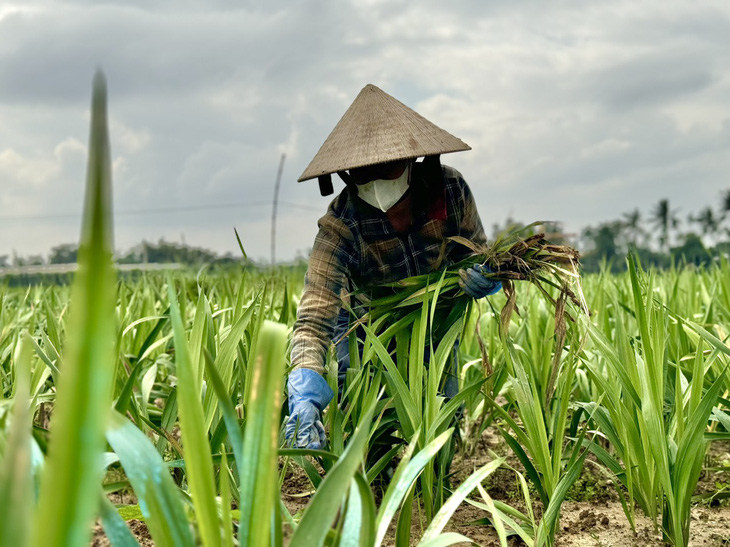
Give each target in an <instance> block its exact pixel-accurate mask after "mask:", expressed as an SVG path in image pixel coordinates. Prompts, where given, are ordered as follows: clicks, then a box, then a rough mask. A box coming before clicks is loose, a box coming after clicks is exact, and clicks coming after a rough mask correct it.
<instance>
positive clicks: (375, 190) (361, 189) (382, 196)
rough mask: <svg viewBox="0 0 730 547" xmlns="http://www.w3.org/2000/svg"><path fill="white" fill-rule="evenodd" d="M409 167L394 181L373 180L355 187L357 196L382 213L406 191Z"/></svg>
mask: <svg viewBox="0 0 730 547" xmlns="http://www.w3.org/2000/svg"><path fill="white" fill-rule="evenodd" d="M410 171H411V166H410V164H408V165H407V166H406V168H405V169H404V170H403V174H402V175H401V176H400V177H398V178H397V179H394V180H387V179H375V180H371V181H370V182H366V183H365V184H360V185H358V186H357V195H358V197H359V198H360V199H361V200H363V201H364V202H365V203H368V204H370V205H372V206H373V207H377V208H378V209H380V210H381V211H383V212H386V211H387V210H388V209H390V208H391V207H393V205H395V204H396V203H398V200H400V198H402V197H403V194H405V193H406V192H407V191H408V180H409V174H410Z"/></svg>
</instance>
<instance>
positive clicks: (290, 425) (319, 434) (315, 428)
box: [284, 368, 334, 450]
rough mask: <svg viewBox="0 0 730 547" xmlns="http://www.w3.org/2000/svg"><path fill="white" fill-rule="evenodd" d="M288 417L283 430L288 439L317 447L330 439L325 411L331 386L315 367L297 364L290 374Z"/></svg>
mask: <svg viewBox="0 0 730 547" xmlns="http://www.w3.org/2000/svg"><path fill="white" fill-rule="evenodd" d="M287 388H288V391H289V418H288V419H287V422H286V428H285V430H284V433H285V435H286V440H287V443H289V444H291V445H293V446H295V447H297V448H310V449H313V450H317V449H319V448H323V447H324V445H325V444H326V443H327V437H326V436H325V433H324V425H322V411H323V410H324V409H325V408H326V407H327V405H328V404H329V402H330V401H331V400H332V396H333V395H334V394H333V393H332V389H330V386H329V385H328V384H327V381H326V380H325V379H324V378H322V376H320V375H319V374H317V373H316V372H315V371H313V370H311V369H308V368H298V369H295V370H293V371H291V373H290V374H289V379H288V380H287Z"/></svg>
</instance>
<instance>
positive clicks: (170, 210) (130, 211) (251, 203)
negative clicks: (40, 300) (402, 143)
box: [0, 201, 324, 221]
mask: <svg viewBox="0 0 730 547" xmlns="http://www.w3.org/2000/svg"><path fill="white" fill-rule="evenodd" d="M270 204H271V202H269V201H247V202H245V203H214V204H209V205H183V206H179V207H160V208H157V209H123V210H121V211H114V216H126V215H151V214H159V213H182V212H190V211H208V210H216V209H239V208H246V207H261V206H263V205H270ZM279 205H284V206H286V207H291V208H293V209H301V210H305V211H316V212H318V213H322V214H324V208H320V207H313V206H311V205H302V204H301V203H291V202H286V201H279ZM80 217H81V213H80V212H79V213H57V214H52V215H14V216H0V221H4V220H54V219H63V218H80Z"/></svg>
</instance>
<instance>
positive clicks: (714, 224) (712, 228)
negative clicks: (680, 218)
mask: <svg viewBox="0 0 730 547" xmlns="http://www.w3.org/2000/svg"><path fill="white" fill-rule="evenodd" d="M689 221H690V222H694V223H696V224H697V225H698V226H699V227H700V230H701V232H702V235H703V236H710V238H711V239H712V241H713V243H715V237H716V235H717V232H718V231H719V230H720V223H721V221H722V219H721V218H718V217H717V216H715V212H714V211H713V210H712V207H705V208H704V209H702V211H700V213H699V214H698V215H697V216H696V217H695V216H692V215H689Z"/></svg>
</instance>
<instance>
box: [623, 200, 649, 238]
mask: <svg viewBox="0 0 730 547" xmlns="http://www.w3.org/2000/svg"><path fill="white" fill-rule="evenodd" d="M622 224H623V228H624V230H625V231H626V238H627V239H628V242H629V243H630V244H631V245H634V246H636V245H637V242H638V240H639V239H642V240H643V241H644V242H646V236H647V234H646V230H644V228H643V227H642V226H641V212H640V211H639V209H638V207H637V208H636V209H634V210H633V211H627V212H626V213H624V214H623V221H622Z"/></svg>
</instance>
